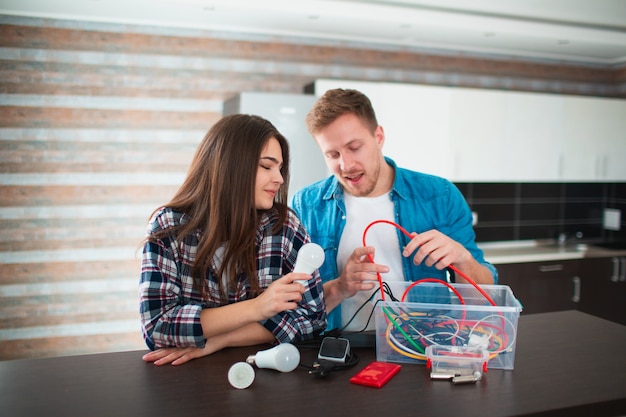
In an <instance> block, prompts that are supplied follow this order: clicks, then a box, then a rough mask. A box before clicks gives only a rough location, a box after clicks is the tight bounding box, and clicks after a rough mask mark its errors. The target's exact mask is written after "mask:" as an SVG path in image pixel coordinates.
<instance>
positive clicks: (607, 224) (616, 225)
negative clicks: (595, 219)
mask: <svg viewBox="0 0 626 417" xmlns="http://www.w3.org/2000/svg"><path fill="white" fill-rule="evenodd" d="M621 223H622V211H621V210H618V209H604V212H603V213H602V225H603V227H604V229H606V230H613V231H618V230H620V229H621Z"/></svg>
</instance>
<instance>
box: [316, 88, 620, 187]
mask: <svg viewBox="0 0 626 417" xmlns="http://www.w3.org/2000/svg"><path fill="white" fill-rule="evenodd" d="M330 88H356V89H358V90H360V91H362V92H363V93H365V94H366V95H368V96H369V97H370V99H371V101H372V104H373V105H374V109H375V111H376V113H377V116H378V121H379V123H380V124H381V125H382V126H383V128H384V130H385V132H386V137H387V141H386V143H385V145H384V149H383V152H384V153H385V154H386V155H388V156H390V157H391V158H393V159H395V160H396V162H397V163H398V164H399V165H400V166H403V167H406V168H409V169H413V170H416V171H422V172H427V173H430V174H434V175H439V176H442V177H445V178H448V179H450V180H452V181H457V182H464V181H467V182H481V181H486V182H491V181H497V182H502V181H510V182H524V181H624V180H626V164H624V163H623V159H624V155H626V100H624V99H611V98H603V97H602V98H601V97H577V96H566V95H558V94H546V93H531V92H517V91H502V90H489V89H478V88H462V87H442V86H429V85H419V84H406V83H389V82H368V81H351V80H324V79H321V80H316V81H315V87H314V90H315V94H316V95H317V96H320V95H322V94H323V93H324V92H325V91H326V90H328V89H330Z"/></svg>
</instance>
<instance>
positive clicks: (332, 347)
mask: <svg viewBox="0 0 626 417" xmlns="http://www.w3.org/2000/svg"><path fill="white" fill-rule="evenodd" d="M349 355H350V342H349V341H348V339H344V338H342V337H325V338H324V339H322V344H321V345H320V350H319V352H318V354H317V359H319V360H326V361H330V362H337V363H345V362H346V359H347V358H348V357H349Z"/></svg>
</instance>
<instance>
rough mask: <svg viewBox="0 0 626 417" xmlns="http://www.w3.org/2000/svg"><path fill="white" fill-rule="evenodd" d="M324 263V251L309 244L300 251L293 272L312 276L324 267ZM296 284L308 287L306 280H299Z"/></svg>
mask: <svg viewBox="0 0 626 417" xmlns="http://www.w3.org/2000/svg"><path fill="white" fill-rule="evenodd" d="M323 263H324V249H322V247H321V246H320V245H318V244H316V243H307V244H305V245H303V246H302V247H301V248H300V250H299V251H298V257H297V258H296V266H295V267H294V268H293V272H304V273H305V274H312V273H313V272H314V271H315V270H316V269H317V268H319V267H320V266H322V264H323ZM296 282H298V283H300V284H302V285H303V286H306V281H305V280H298V281H296Z"/></svg>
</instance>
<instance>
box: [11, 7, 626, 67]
mask: <svg viewBox="0 0 626 417" xmlns="http://www.w3.org/2000/svg"><path fill="white" fill-rule="evenodd" d="M0 14H8V15H18V16H30V17H44V18H58V19H72V20H88V21H95V22H111V23H125V24H140V25H150V26H164V27H169V28H193V29H203V30H210V31H220V32H222V31H223V32H237V33H243V34H250V35H263V36H273V37H281V38H283V39H293V40H297V39H296V38H299V37H303V38H306V41H307V42H313V39H319V40H323V41H332V42H337V41H339V42H343V43H346V42H348V43H350V44H354V43H361V42H364V43H367V44H381V45H385V46H386V47H392V48H407V49H411V48H417V49H420V50H428V51H433V52H444V53H470V54H488V55H494V56H504V57H507V58H508V57H518V58H528V59H539V60H557V61H568V62H574V63H578V64H580V63H583V64H591V65H600V66H621V65H623V64H626V1H624V0H472V1H469V0H395V1H390V0H355V1H344V0H0Z"/></svg>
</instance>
